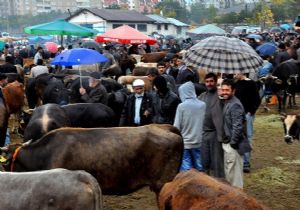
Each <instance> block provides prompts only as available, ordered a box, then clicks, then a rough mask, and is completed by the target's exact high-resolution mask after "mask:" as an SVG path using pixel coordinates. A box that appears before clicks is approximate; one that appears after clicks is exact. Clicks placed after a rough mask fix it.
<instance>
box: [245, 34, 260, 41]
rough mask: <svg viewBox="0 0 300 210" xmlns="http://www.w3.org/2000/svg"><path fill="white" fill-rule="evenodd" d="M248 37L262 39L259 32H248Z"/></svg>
mask: <svg viewBox="0 0 300 210" xmlns="http://www.w3.org/2000/svg"><path fill="white" fill-rule="evenodd" d="M247 38H248V39H259V40H263V38H262V36H261V35H259V34H249V35H248V36H247Z"/></svg>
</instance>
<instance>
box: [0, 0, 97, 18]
mask: <svg viewBox="0 0 300 210" xmlns="http://www.w3.org/2000/svg"><path fill="white" fill-rule="evenodd" d="M102 2H103V1H102V0H0V17H8V16H12V15H26V14H33V15H37V14H39V13H44V12H51V11H59V10H60V11H62V12H67V11H68V10H70V11H71V12H74V11H76V10H78V9H80V8H102Z"/></svg>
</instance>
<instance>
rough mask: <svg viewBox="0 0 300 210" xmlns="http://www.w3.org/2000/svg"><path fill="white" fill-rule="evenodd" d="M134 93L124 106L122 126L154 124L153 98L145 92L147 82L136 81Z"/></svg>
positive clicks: (133, 84)
mask: <svg viewBox="0 0 300 210" xmlns="http://www.w3.org/2000/svg"><path fill="white" fill-rule="evenodd" d="M132 87H133V91H134V93H133V94H131V95H130V96H129V97H128V98H127V100H126V102H125V105H124V108H123V111H122V114H121V119H120V123H119V125H120V126H141V125H147V124H150V123H152V107H153V105H152V96H151V95H150V94H149V93H146V92H145V89H144V88H145V82H144V81H143V80H141V79H136V80H134V81H133V83H132Z"/></svg>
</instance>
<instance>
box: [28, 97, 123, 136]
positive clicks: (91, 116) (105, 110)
mask: <svg viewBox="0 0 300 210" xmlns="http://www.w3.org/2000/svg"><path fill="white" fill-rule="evenodd" d="M118 122H119V121H118V120H117V119H116V117H115V113H114V111H113V110H112V109H111V108H109V107H108V106H106V105H104V104H101V103H79V104H68V105H65V106H62V107H60V106H59V105H57V104H46V105H43V106H40V107H38V108H36V110H35V111H34V112H33V114H32V117H31V119H30V121H29V123H28V125H27V126H26V128H25V131H24V140H25V141H28V140H34V141H35V140H37V139H39V138H41V137H42V136H43V135H44V134H46V133H48V132H49V131H51V130H54V129H57V128H61V127H82V128H96V127H113V126H117V125H118Z"/></svg>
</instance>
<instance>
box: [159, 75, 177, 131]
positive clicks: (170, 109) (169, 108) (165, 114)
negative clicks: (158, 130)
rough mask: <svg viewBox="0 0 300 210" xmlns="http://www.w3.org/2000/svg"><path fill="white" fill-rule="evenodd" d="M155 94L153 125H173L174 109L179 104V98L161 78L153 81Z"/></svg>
mask: <svg viewBox="0 0 300 210" xmlns="http://www.w3.org/2000/svg"><path fill="white" fill-rule="evenodd" d="M153 87H154V89H155V94H154V96H153V123H159V124H171V125H173V123H174V118H175V114H176V109H177V106H178V104H179V103H180V99H179V97H178V96H177V95H176V94H175V93H174V92H173V91H171V90H169V88H168V87H167V81H166V79H165V78H164V77H163V76H157V77H155V79H154V80H153Z"/></svg>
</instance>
